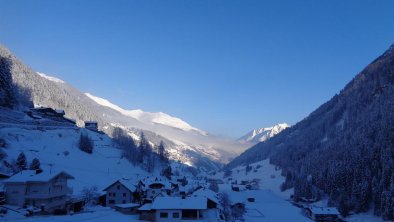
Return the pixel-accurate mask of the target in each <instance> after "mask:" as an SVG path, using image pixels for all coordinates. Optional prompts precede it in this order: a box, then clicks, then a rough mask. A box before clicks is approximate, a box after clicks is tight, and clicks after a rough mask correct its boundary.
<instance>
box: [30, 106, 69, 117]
mask: <svg viewBox="0 0 394 222" xmlns="http://www.w3.org/2000/svg"><path fill="white" fill-rule="evenodd" d="M27 114H28V115H30V116H32V117H33V118H39V117H40V116H41V117H60V118H63V117H64V115H65V114H66V113H65V112H64V110H62V109H52V108H50V107H42V106H41V107H35V108H31V109H30V111H28V112H27Z"/></svg>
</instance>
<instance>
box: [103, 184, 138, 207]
mask: <svg viewBox="0 0 394 222" xmlns="http://www.w3.org/2000/svg"><path fill="white" fill-rule="evenodd" d="M104 191H105V192H106V198H105V199H106V204H105V205H106V206H107V207H114V206H115V205H118V204H127V203H132V202H133V199H134V198H133V196H134V192H135V191H136V186H134V185H133V183H132V182H131V181H129V180H125V179H121V180H117V181H116V182H114V183H113V184H111V185H109V186H108V187H107V188H105V189H104Z"/></svg>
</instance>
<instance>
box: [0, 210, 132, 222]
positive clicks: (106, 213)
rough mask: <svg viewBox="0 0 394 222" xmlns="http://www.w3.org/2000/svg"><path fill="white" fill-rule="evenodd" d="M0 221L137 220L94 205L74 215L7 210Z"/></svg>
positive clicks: (107, 221) (106, 221) (91, 221)
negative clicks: (40, 214)
mask: <svg viewBox="0 0 394 222" xmlns="http://www.w3.org/2000/svg"><path fill="white" fill-rule="evenodd" d="M0 221H4V222H13V221H15V222H17V221H23V222H52V221H53V222H78V221H89V222H109V221H113V222H134V221H140V220H138V216H137V215H125V214H121V213H119V212H117V211H115V210H113V209H111V208H108V207H94V208H88V209H86V210H85V211H84V212H82V213H78V214H74V215H63V216H33V217H25V216H22V215H19V214H17V213H15V212H12V211H9V212H8V213H7V215H6V216H5V217H4V218H1V217H0Z"/></svg>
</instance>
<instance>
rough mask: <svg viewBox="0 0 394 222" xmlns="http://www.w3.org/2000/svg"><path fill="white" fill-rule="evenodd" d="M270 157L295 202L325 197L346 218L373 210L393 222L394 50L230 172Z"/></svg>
mask: <svg viewBox="0 0 394 222" xmlns="http://www.w3.org/2000/svg"><path fill="white" fill-rule="evenodd" d="M311 93H312V92H311ZM265 158H270V161H271V162H272V163H273V164H275V165H278V166H280V167H282V169H283V173H284V174H285V175H286V182H285V183H284V184H283V185H282V188H283V189H287V188H290V187H295V198H297V197H305V198H319V197H321V196H322V195H323V193H325V194H327V195H328V197H329V203H330V204H332V205H336V206H339V208H340V210H341V212H342V213H344V214H345V215H346V214H347V213H349V211H355V212H363V211H367V210H368V209H370V208H371V207H373V209H374V212H375V214H377V215H382V216H383V218H385V219H390V220H393V219H394V45H392V46H391V47H390V48H389V49H388V50H387V51H386V52H385V53H384V54H383V55H382V56H380V57H379V58H377V59H376V60H375V61H373V62H372V63H371V64H370V65H368V66H367V67H366V68H365V69H364V70H363V71H362V72H361V73H359V74H358V75H357V76H356V77H355V78H354V79H353V80H352V81H351V82H350V83H349V84H348V85H347V86H346V87H345V88H344V89H343V90H342V91H341V92H340V93H339V94H338V95H335V96H334V97H333V98H332V99H331V100H330V101H328V102H327V103H325V104H323V105H322V106H321V107H319V108H318V109H317V110H316V111H314V112H313V113H311V114H310V115H309V116H308V117H307V118H305V119H304V120H302V121H300V122H299V123H297V124H296V125H294V126H293V127H291V128H289V129H287V130H285V131H283V132H282V133H280V134H278V135H277V136H275V137H273V138H272V139H270V140H268V141H266V142H262V143H259V144H257V145H255V146H254V147H252V148H250V149H249V150H247V151H246V152H244V153H243V154H242V155H241V156H239V157H238V158H236V159H235V160H234V161H232V162H231V163H230V164H229V165H228V167H230V168H232V167H235V166H237V165H241V164H247V163H252V162H256V161H259V160H262V159H265Z"/></svg>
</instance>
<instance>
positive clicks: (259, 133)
mask: <svg viewBox="0 0 394 222" xmlns="http://www.w3.org/2000/svg"><path fill="white" fill-rule="evenodd" d="M288 127H290V126H289V125H288V124H287V123H279V124H276V125H274V126H271V127H264V128H259V129H254V130H252V131H250V132H249V133H247V134H246V135H244V136H242V137H241V138H239V139H238V141H239V142H242V143H259V142H263V141H265V140H267V139H269V138H271V137H273V136H275V135H276V134H278V133H280V132H282V130H284V129H286V128H288Z"/></svg>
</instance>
